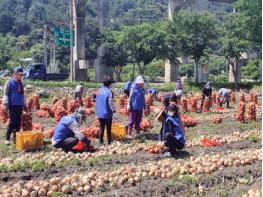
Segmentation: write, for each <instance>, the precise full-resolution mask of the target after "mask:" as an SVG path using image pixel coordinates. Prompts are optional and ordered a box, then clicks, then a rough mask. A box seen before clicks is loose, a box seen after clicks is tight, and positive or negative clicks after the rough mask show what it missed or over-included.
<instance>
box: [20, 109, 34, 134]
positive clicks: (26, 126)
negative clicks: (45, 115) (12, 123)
mask: <svg viewBox="0 0 263 197" xmlns="http://www.w3.org/2000/svg"><path fill="white" fill-rule="evenodd" d="M21 128H22V130H23V131H32V129H33V123H32V114H31V113H30V112H28V113H26V112H23V115H22V120H21Z"/></svg>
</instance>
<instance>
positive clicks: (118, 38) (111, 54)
mask: <svg viewBox="0 0 263 197" xmlns="http://www.w3.org/2000/svg"><path fill="white" fill-rule="evenodd" d="M103 41H104V43H105V55H104V57H103V62H105V63H106V64H107V65H108V66H112V67H113V69H114V71H115V73H116V76H117V81H121V72H122V69H123V67H124V66H125V65H126V64H127V61H128V53H127V51H126V50H125V48H124V43H123V35H122V32H120V31H118V32H117V31H106V32H105V33H104V35H103Z"/></svg>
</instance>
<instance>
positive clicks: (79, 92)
mask: <svg viewBox="0 0 263 197" xmlns="http://www.w3.org/2000/svg"><path fill="white" fill-rule="evenodd" d="M83 92H84V86H83V83H80V84H79V85H77V86H76V88H75V91H74V100H77V99H78V100H79V102H80V104H81V106H83V100H82V95H83Z"/></svg>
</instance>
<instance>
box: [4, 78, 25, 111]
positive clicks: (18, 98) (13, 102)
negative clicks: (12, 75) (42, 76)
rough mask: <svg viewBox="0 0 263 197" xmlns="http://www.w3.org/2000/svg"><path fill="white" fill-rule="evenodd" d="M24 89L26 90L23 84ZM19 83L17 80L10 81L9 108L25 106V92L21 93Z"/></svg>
mask: <svg viewBox="0 0 263 197" xmlns="http://www.w3.org/2000/svg"><path fill="white" fill-rule="evenodd" d="M22 88H24V86H23V84H22ZM18 90H19V83H18V82H17V81H16V80H15V79H10V80H9V92H8V105H9V106H23V105H24V91H23V93H20V92H19V91H18Z"/></svg>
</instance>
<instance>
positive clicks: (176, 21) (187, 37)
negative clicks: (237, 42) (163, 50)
mask: <svg viewBox="0 0 263 197" xmlns="http://www.w3.org/2000/svg"><path fill="white" fill-rule="evenodd" d="M215 25H216V20H215V18H214V16H212V15H210V14H199V13H194V12H186V11H181V12H179V13H176V14H175V15H174V17H173V21H172V22H171V24H170V25H169V28H170V30H169V33H170V34H172V37H173V42H174V45H176V46H177V47H178V49H179V50H180V53H181V55H183V56H193V59H194V61H195V66H194V76H195V82H198V67H199V66H198V64H199V60H200V58H201V57H202V55H203V54H204V52H205V49H207V48H208V46H209V45H210V44H212V43H213V41H214V39H215V38H216V35H217V34H216V29H215Z"/></svg>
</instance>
